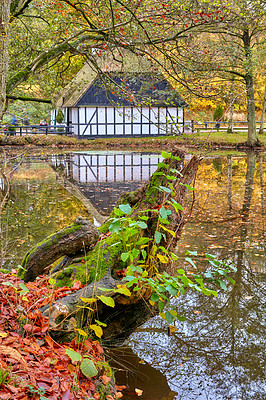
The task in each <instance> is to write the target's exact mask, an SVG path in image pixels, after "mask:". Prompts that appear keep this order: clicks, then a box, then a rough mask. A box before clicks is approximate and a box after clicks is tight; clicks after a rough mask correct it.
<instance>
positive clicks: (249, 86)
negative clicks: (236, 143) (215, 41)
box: [243, 30, 259, 148]
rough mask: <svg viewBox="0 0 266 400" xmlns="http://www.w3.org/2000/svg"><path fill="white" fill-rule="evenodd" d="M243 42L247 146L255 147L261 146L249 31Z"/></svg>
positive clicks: (246, 32)
mask: <svg viewBox="0 0 266 400" xmlns="http://www.w3.org/2000/svg"><path fill="white" fill-rule="evenodd" d="M243 42H244V49H245V57H246V71H247V72H246V75H245V82H246V93H247V119H248V140H247V146H249V147H251V148H252V147H255V146H258V145H259V141H258V138H257V132H256V114H255V99H254V83H253V65H252V54H251V46H250V36H249V31H248V30H244V32H243Z"/></svg>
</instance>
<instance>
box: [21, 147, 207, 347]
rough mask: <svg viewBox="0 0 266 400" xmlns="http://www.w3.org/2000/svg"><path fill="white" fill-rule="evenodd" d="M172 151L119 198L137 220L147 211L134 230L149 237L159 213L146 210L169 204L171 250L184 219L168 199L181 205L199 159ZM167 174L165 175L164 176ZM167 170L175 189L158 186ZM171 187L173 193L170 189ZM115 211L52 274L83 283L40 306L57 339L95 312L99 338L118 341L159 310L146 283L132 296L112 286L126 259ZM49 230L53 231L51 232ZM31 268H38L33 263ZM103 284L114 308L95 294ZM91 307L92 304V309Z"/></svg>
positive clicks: (85, 322)
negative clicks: (114, 226)
mask: <svg viewBox="0 0 266 400" xmlns="http://www.w3.org/2000/svg"><path fill="white" fill-rule="evenodd" d="M172 155H173V156H174V157H171V158H166V159H165V160H164V161H163V162H162V163H161V164H159V167H158V169H157V171H156V173H154V174H153V175H152V176H151V178H150V180H149V181H148V182H147V183H146V184H145V185H143V186H142V187H141V188H139V189H137V190H136V191H135V192H131V193H125V194H123V195H122V196H121V197H120V199H119V202H118V203H119V204H129V205H130V206H131V208H132V210H133V212H132V214H131V218H133V219H136V220H137V219H138V218H139V216H140V215H143V213H144V212H145V215H146V216H147V217H148V219H147V221H146V223H147V228H146V229H139V232H138V233H137V235H138V236H139V237H140V236H144V237H148V238H151V239H153V238H154V234H155V231H156V229H157V227H158V213H157V214H156V213H154V212H151V211H145V210H153V209H159V208H160V207H161V205H162V204H167V206H168V208H169V209H170V210H171V215H170V216H169V225H167V229H168V230H166V231H164V234H165V235H164V239H163V241H162V242H161V243H160V244H161V245H163V246H165V247H167V249H168V250H169V251H173V250H174V249H175V247H176V244H177V241H178V240H179V238H180V234H181V231H182V228H183V226H184V223H185V219H184V216H183V212H182V211H181V210H178V209H176V208H174V207H173V206H172V205H171V204H170V203H168V200H169V201H170V200H171V199H174V200H175V201H176V202H178V203H179V204H180V205H181V206H182V205H183V204H184V200H185V197H186V194H187V192H188V188H189V185H190V184H191V183H192V181H193V179H194V177H195V175H196V172H197V169H198V165H199V163H200V159H199V158H198V157H197V156H193V157H192V158H191V159H190V160H189V161H188V162H185V157H184V153H181V152H180V151H178V150H177V151H174V152H173V154H172ZM167 174H168V178H167V177H166V175H167ZM169 174H171V176H172V180H171V182H172V184H173V188H174V190H172V192H168V193H167V192H165V191H162V190H161V189H160V187H166V186H167V185H168V180H169ZM173 175H175V177H173ZM167 179H168V180H167ZM173 193H175V194H174V195H173ZM113 217H114V213H112V214H111V215H110V217H109V219H108V220H107V221H106V222H105V224H104V225H103V226H102V227H100V228H99V229H98V232H99V235H100V238H99V240H97V238H98V237H97V234H96V233H95V229H96V228H95V227H91V228H90V229H91V232H92V234H91V241H90V244H92V243H94V246H93V248H91V249H88V251H86V254H84V255H82V257H80V256H77V257H76V258H75V254H73V252H71V258H70V261H69V259H68V260H67V264H68V265H67V266H63V269H62V270H61V271H59V272H56V273H55V274H53V276H54V277H55V279H56V282H57V285H58V286H66V285H67V286H72V285H73V282H74V281H75V280H79V281H81V283H82V284H83V285H85V286H84V288H83V289H80V290H79V291H77V292H75V293H73V294H71V295H69V296H66V297H65V298H63V299H60V300H58V301H56V302H55V303H53V304H52V305H49V306H46V307H44V308H43V309H42V312H43V313H44V314H45V315H49V327H50V332H51V333H52V334H53V335H54V336H55V337H56V338H57V339H58V338H61V339H63V340H69V339H71V335H72V334H73V332H75V328H76V327H79V328H83V329H84V327H86V326H89V325H90V324H92V323H93V320H94V318H96V319H97V320H100V321H101V322H103V323H105V324H107V327H106V328H105V329H104V334H103V337H102V339H103V341H104V342H105V343H108V344H110V343H114V342H117V341H119V343H121V342H122V341H123V340H125V338H127V337H128V335H129V334H130V333H131V332H133V331H134V329H135V328H136V327H137V326H139V325H141V324H142V323H143V322H145V321H146V320H147V319H148V318H150V317H151V316H152V315H155V314H156V313H157V312H158V309H157V306H156V305H155V306H154V307H151V306H150V304H149V303H148V299H149V297H150V295H151V291H150V289H149V288H148V289H147V288H145V289H141V290H138V291H135V292H132V294H131V296H130V297H127V296H125V295H124V294H121V293H118V292H117V291H114V290H113V289H115V288H117V286H118V285H121V281H120V279H119V274H118V273H117V272H118V271H120V270H123V269H124V268H126V267H127V264H126V262H123V261H122V260H121V253H122V252H123V245H122V241H121V237H120V236H119V235H118V234H117V233H112V234H110V232H109V226H110V224H111V222H112V218H113ZM170 231H171V232H170ZM173 232H174V235H173ZM52 236H53V237H54V235H52ZM93 241H94V242H93ZM37 248H38V246H37ZM65 254H69V253H65ZM28 257H29V256H28ZM43 257H44V258H45V254H43ZM26 258H27V256H26V257H25V259H26ZM25 259H24V260H25ZM46 265H47V263H46ZM61 265H62V264H61ZM24 266H26V268H27V271H26V273H25V276H26V277H27V279H28V280H29V278H30V277H32V276H36V273H35V272H34V273H32V272H30V271H31V269H32V268H33V267H32V266H31V265H30V264H29V263H28V262H27V263H26V262H24ZM157 267H158V268H159V269H160V268H161V269H162V268H165V267H167V265H165V264H161V265H160V264H159V261H158V265H157ZM33 269H34V271H36V267H34V268H33ZM102 288H105V289H106V290H108V289H109V290H110V293H108V296H110V297H112V298H113V300H114V302H115V307H114V308H113V307H109V306H107V305H106V304H104V303H103V302H102V301H100V300H99V297H100V296H101V295H103V294H105V293H104V292H103V291H102ZM97 296H98V297H97ZM83 298H89V299H91V298H94V299H96V300H95V301H94V302H93V304H89V307H86V304H84V301H83V300H82V299H83ZM89 308H90V310H89ZM91 308H93V310H94V311H93V312H92V311H91Z"/></svg>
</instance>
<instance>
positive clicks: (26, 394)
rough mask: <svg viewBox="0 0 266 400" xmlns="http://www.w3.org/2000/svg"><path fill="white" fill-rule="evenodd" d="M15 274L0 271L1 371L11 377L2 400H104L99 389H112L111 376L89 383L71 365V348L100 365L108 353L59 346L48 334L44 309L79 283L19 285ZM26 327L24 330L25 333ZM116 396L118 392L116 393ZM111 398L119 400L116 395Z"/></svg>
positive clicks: (87, 344)
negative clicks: (42, 310) (69, 354)
mask: <svg viewBox="0 0 266 400" xmlns="http://www.w3.org/2000/svg"><path fill="white" fill-rule="evenodd" d="M21 283H23V281H21V280H20V279H19V278H18V276H17V274H16V271H11V273H9V274H7V275H6V274H3V273H1V272H0V372H1V370H2V373H1V376H2V375H3V373H5V372H6V371H9V372H8V375H7V378H6V380H5V381H4V382H3V383H2V385H0V399H3V400H4V399H13V400H27V399H31V400H37V399H40V398H41V396H43V398H45V399H49V400H57V399H62V400H72V399H84V400H85V399H87V398H94V399H97V398H99V399H100V398H101V397H99V396H100V395H99V393H98V391H97V389H96V387H98V386H99V383H100V384H104V385H106V384H108V382H109V379H108V377H107V376H106V375H103V376H102V377H94V378H91V379H88V378H86V377H85V376H84V375H83V374H82V373H81V371H80V369H79V368H78V367H77V366H76V365H73V364H72V363H71V360H70V358H69V357H68V356H67V355H66V349H67V348H69V347H71V348H72V349H73V350H75V351H77V352H79V353H81V354H88V355H90V358H91V359H93V360H94V361H95V363H96V364H97V361H100V360H103V355H102V354H103V349H102V347H101V346H100V344H99V343H98V342H96V341H92V340H90V339H87V340H85V341H84V343H78V342H77V341H76V340H73V341H72V342H71V343H68V344H58V343H56V342H55V341H54V340H53V339H52V338H51V337H50V336H49V335H48V334H47V330H48V321H47V319H46V318H44V317H43V315H42V314H41V313H40V311H39V308H40V307H41V306H43V305H45V304H48V303H49V302H50V301H54V300H57V299H59V298H61V297H63V296H66V295H67V294H69V293H71V292H73V291H74V290H78V289H80V288H81V287H82V285H81V283H80V282H75V283H74V285H73V287H72V288H68V287H63V288H54V287H53V286H51V285H49V283H48V282H47V279H46V278H45V277H42V278H41V279H39V280H37V281H36V282H29V283H27V284H25V286H26V287H27V289H28V290H29V292H26V293H25V288H24V290H23V288H22V287H21V286H19V285H20V284H21ZM22 326H23V328H24V329H23V328H22ZM113 391H114V392H115V390H113ZM113 396H114V397H112V396H111V395H110V399H111V398H120V397H121V394H119V396H120V397H116V394H114V395H113Z"/></svg>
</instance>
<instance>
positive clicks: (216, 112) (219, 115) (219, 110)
mask: <svg viewBox="0 0 266 400" xmlns="http://www.w3.org/2000/svg"><path fill="white" fill-rule="evenodd" d="M223 115H224V109H223V107H222V106H221V104H218V106H217V107H216V108H215V110H214V113H213V120H214V121H218V120H220V119H221V118H222V117H223Z"/></svg>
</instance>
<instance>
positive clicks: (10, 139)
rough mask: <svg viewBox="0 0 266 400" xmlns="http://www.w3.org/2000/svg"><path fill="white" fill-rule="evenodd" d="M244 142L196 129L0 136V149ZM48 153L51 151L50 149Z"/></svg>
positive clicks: (202, 146)
mask: <svg viewBox="0 0 266 400" xmlns="http://www.w3.org/2000/svg"><path fill="white" fill-rule="evenodd" d="M246 140H247V133H245V132H239V133H234V134H229V133H226V131H222V130H219V131H217V130H215V131H214V130H213V131H209V130H203V129H202V130H200V131H198V132H195V133H193V134H191V133H190V134H184V135H181V136H160V137H142V138H136V137H135V138H134V137H122V138H121V137H120V138H104V139H93V140H88V139H82V140H79V139H77V138H75V137H67V136H62V135H41V134H35V135H27V136H26V135H25V136H4V135H3V136H0V146H8V147H9V146H27V147H28V146H30V147H49V148H50V147H52V148H68V149H69V150H70V149H71V148H74V147H75V148H79V149H87V150H96V149H97V150H99V149H100V150H108V149H112V150H116V149H119V148H120V149H125V150H140V149H142V150H147V151H161V150H164V149H165V150H171V149H172V148H173V146H174V145H178V146H181V147H182V148H183V149H184V150H186V148H187V149H191V148H195V149H197V150H199V151H202V150H203V151H204V150H206V149H208V150H211V149H213V150H215V149H220V150H222V149H224V150H226V149H231V150H238V147H237V145H239V144H244V143H245V142H246ZM259 140H260V142H262V144H263V146H264V148H262V150H263V151H265V149H266V133H264V134H263V135H259ZM50 150H51V149H50Z"/></svg>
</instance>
